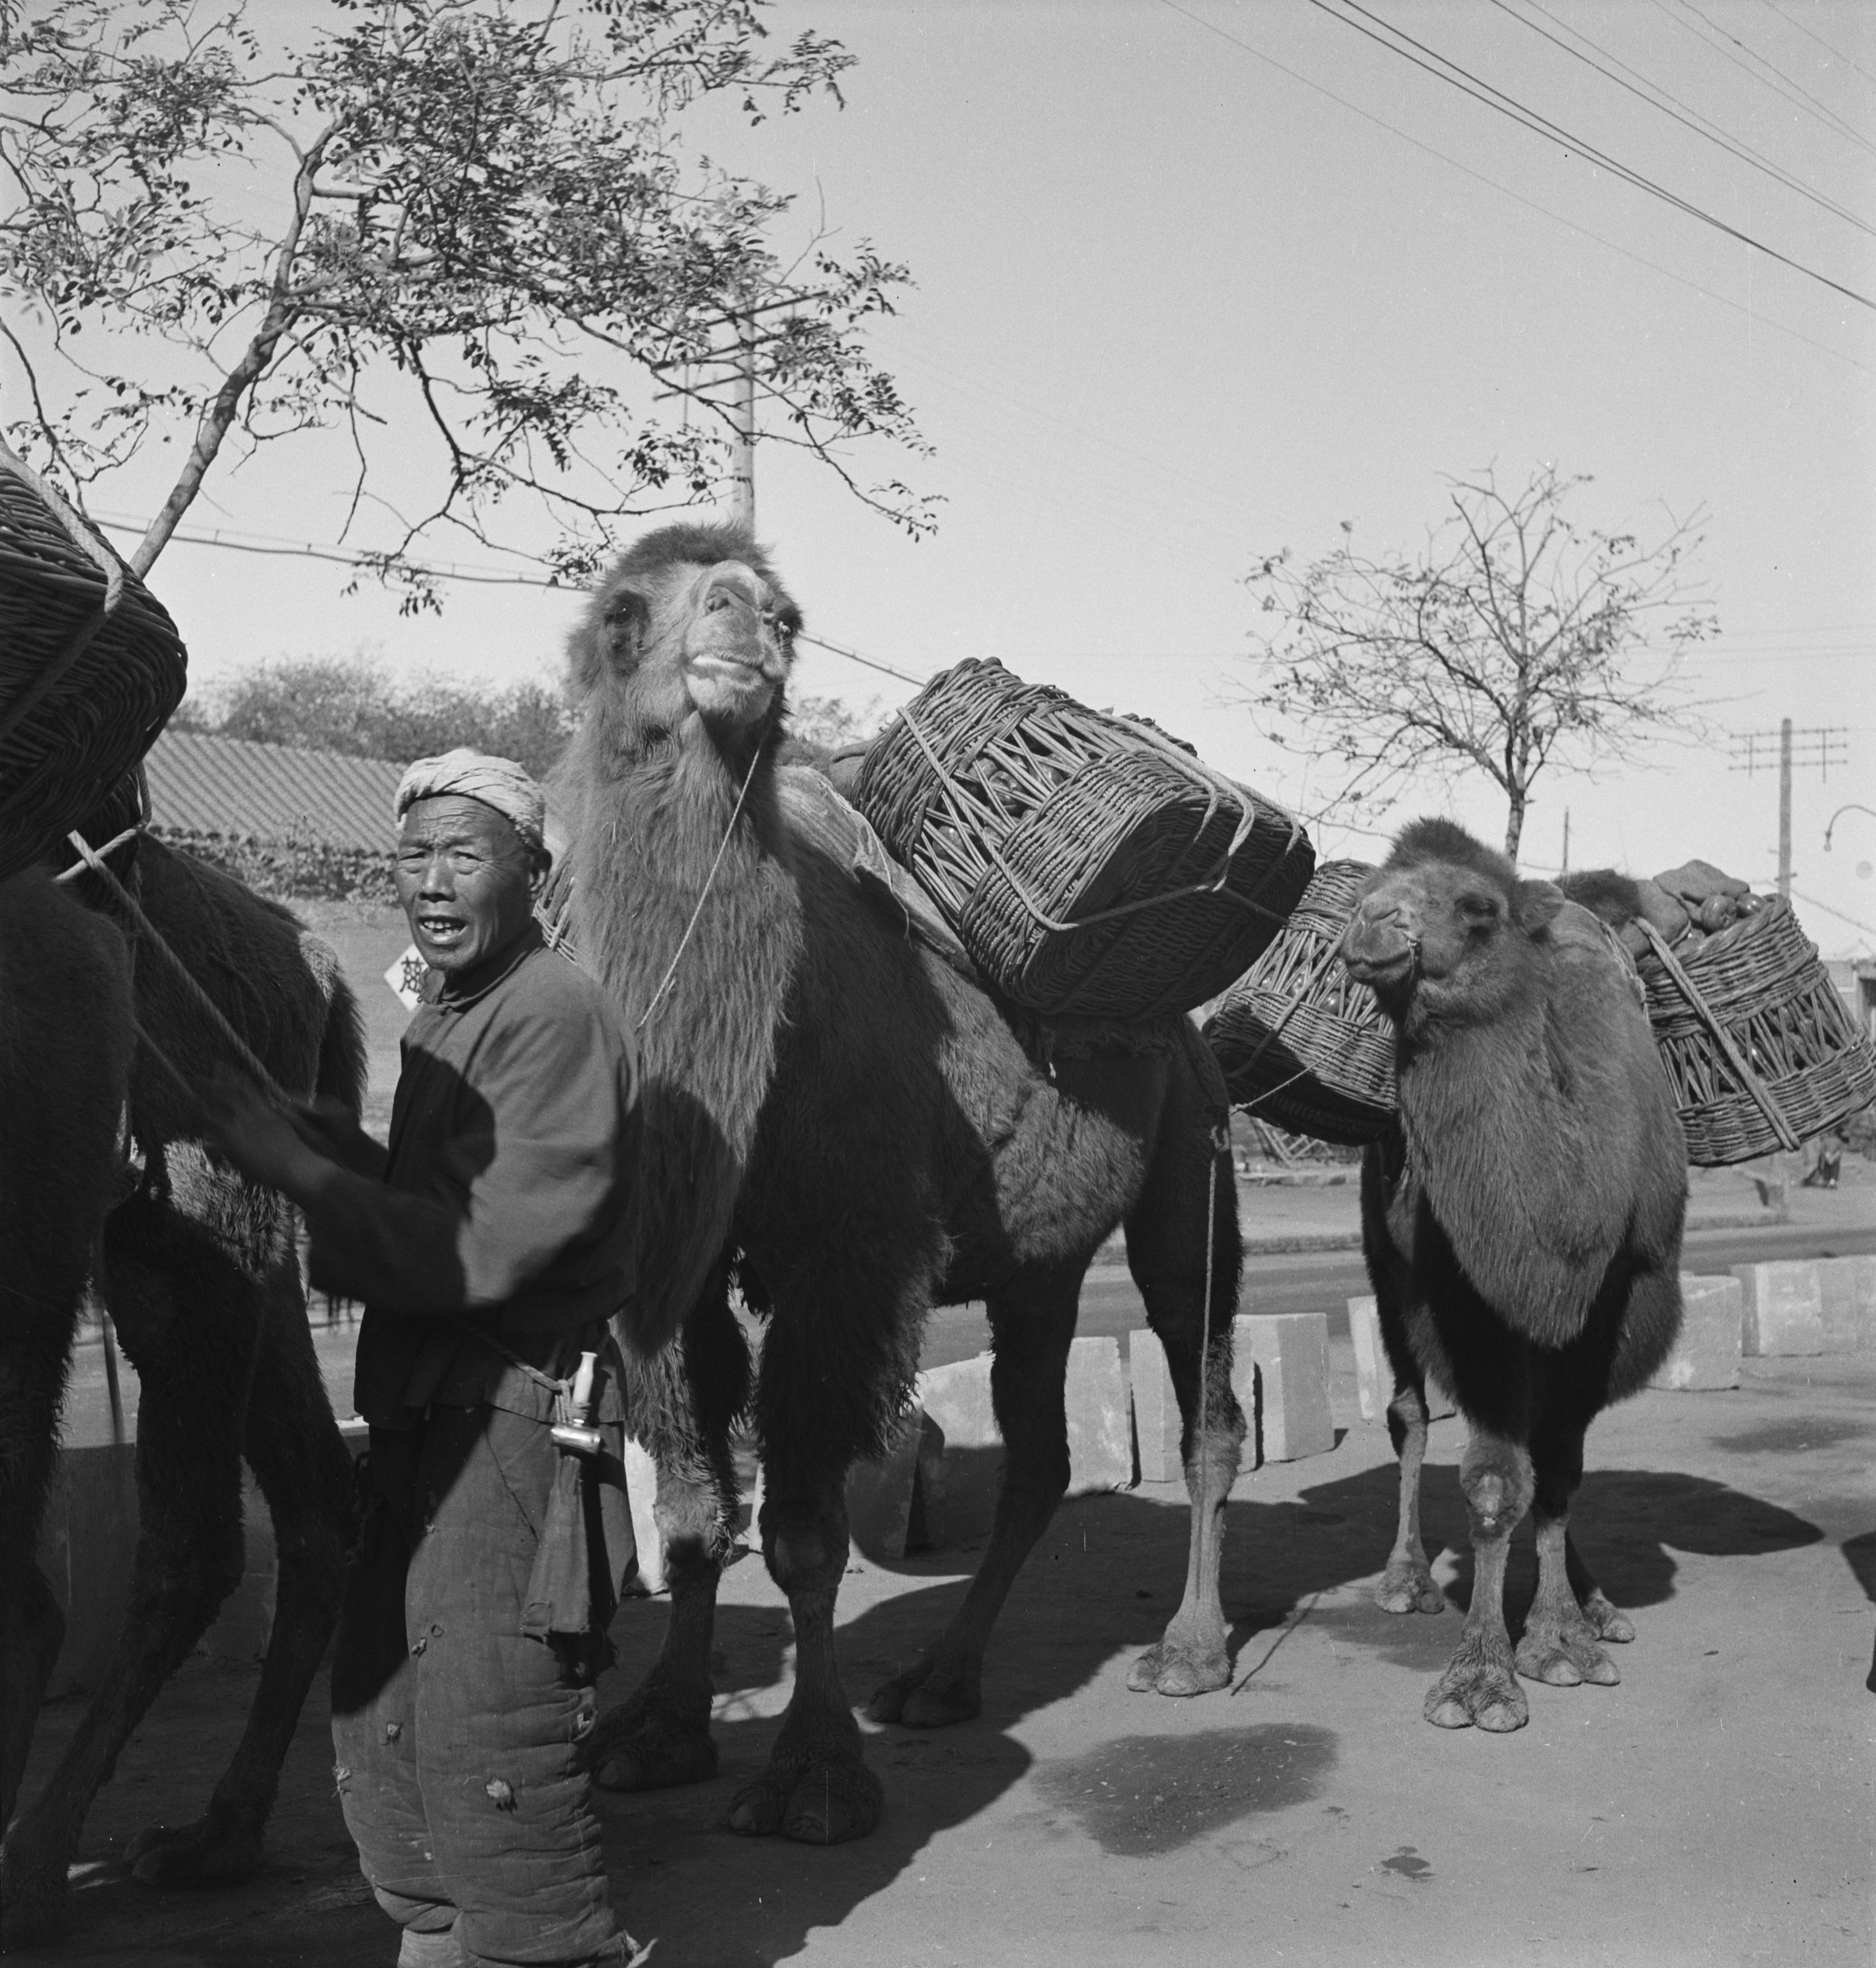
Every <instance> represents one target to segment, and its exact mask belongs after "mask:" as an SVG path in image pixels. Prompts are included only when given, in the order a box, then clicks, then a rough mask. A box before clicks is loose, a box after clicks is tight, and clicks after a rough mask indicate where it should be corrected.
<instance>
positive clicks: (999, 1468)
mask: <svg viewBox="0 0 1876 1968" xmlns="http://www.w3.org/2000/svg"><path fill="white" fill-rule="evenodd" d="M917 1399H918V1403H919V1406H920V1408H921V1409H922V1410H923V1414H924V1422H923V1426H922V1428H921V1429H920V1433H919V1442H918V1478H917V1487H916V1488H915V1491H914V1498H913V1510H912V1518H911V1524H910V1526H908V1528H907V1547H908V1549H912V1550H915V1551H943V1550H944V1549H947V1548H948V1547H950V1546H956V1545H963V1544H972V1543H975V1542H980V1541H981V1540H982V1539H984V1538H985V1537H988V1536H989V1534H990V1526H991V1523H992V1522H993V1520H995V1516H996V1508H997V1493H998V1491H999V1490H1000V1489H1001V1487H1002V1486H1003V1438H1002V1437H1001V1436H1000V1435H999V1434H998V1432H997V1420H996V1416H995V1413H993V1412H992V1410H991V1402H990V1355H988V1353H979V1354H977V1355H975V1356H974V1357H973V1358H971V1359H969V1360H959V1361H954V1362H953V1364H951V1365H949V1366H948V1367H933V1368H928V1369H927V1371H925V1372H924V1373H922V1374H920V1375H919V1377H918V1381H917Z"/></svg>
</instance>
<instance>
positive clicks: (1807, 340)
mask: <svg viewBox="0 0 1876 1968" xmlns="http://www.w3.org/2000/svg"><path fill="white" fill-rule="evenodd" d="M1160 5H1162V6H1164V7H1166V8H1170V9H1171V11H1172V12H1173V13H1175V14H1177V15H1179V16H1180V17H1181V18H1182V19H1185V20H1188V21H1191V22H1192V25H1193V26H1194V27H1195V28H1204V30H1205V32H1206V33H1207V34H1215V35H1216V36H1217V37H1218V39H1219V40H1221V41H1228V42H1229V43H1230V44H1231V46H1232V47H1234V48H1237V49H1238V50H1240V51H1241V52H1242V53H1245V54H1247V55H1249V56H1250V57H1251V59H1252V60H1253V61H1259V62H1262V63H1263V65H1264V66H1265V67H1266V68H1273V69H1275V70H1276V71H1277V73H1279V75H1284V76H1289V79H1290V80H1291V81H1292V82H1294V83H1300V84H1301V86H1302V87H1303V88H1305V89H1308V90H1309V91H1310V92H1311V93H1312V94H1313V95H1320V96H1321V97H1323V98H1324V99H1325V100H1326V101H1328V102H1333V103H1334V104H1335V105H1337V107H1338V108H1343V109H1346V110H1347V112H1349V114H1350V115H1351V116H1359V117H1360V118H1361V120H1362V121H1363V122H1364V123H1372V124H1373V125H1374V127H1375V128H1376V129H1377V130H1385V131H1386V132H1387V133H1388V134H1389V136H1390V137H1398V138H1399V139H1400V141H1402V143H1403V144H1409V145H1411V146H1412V147H1413V148H1414V149H1415V150H1416V151H1420V152H1422V154H1424V155H1425V156H1427V157H1436V158H1438V160H1439V161H1440V162H1441V163H1443V164H1444V165H1446V166H1447V167H1448V168H1449V169H1451V170H1455V171H1457V172H1458V173H1460V176H1464V177H1468V178H1470V179H1471V180H1472V181H1473V183H1474V184H1481V185H1483V186H1485V187H1486V189H1487V190H1489V191H1494V192H1496V193H1498V194H1499V196H1500V197H1502V198H1508V199H1510V200H1511V201H1512V203H1513V204H1514V205H1522V206H1523V207H1524V209H1525V211H1527V212H1535V213H1536V214H1537V215H1538V217H1539V218H1548V219H1549V220H1550V221H1551V223H1552V224H1553V225H1561V226H1562V227H1563V228H1564V230H1565V231H1569V232H1574V234H1575V235H1577V238H1580V239H1593V240H1594V241H1596V244H1598V245H1599V246H1603V247H1606V248H1607V249H1608V250H1609V251H1610V252H1612V253H1615V254H1619V255H1620V256H1621V257H1622V258H1623V259H1625V260H1627V261H1632V263H1633V264H1635V265H1636V266H1638V267H1647V269H1648V271H1649V272H1650V273H1651V274H1660V275H1661V277H1662V278H1663V279H1664V280H1672V281H1673V282H1674V284H1675V285H1676V286H1681V287H1685V288H1687V290H1688V291H1689V292H1690V293H1696V294H1698V295H1699V296H1700V298H1701V299H1703V300H1709V301H1712V302H1713V303H1715V304H1716V306H1720V307H1723V308H1730V309H1732V312H1734V313H1735V314H1742V315H1744V316H1745V318H1746V319H1747V320H1748V321H1750V322H1753V323H1755V325H1757V326H1758V327H1761V328H1766V329H1771V331H1772V332H1773V333H1774V334H1775V335H1786V336H1787V337H1789V338H1790V339H1791V340H1792V341H1801V342H1803V344H1804V345H1805V346H1806V348H1815V349H1816V351H1818V353H1819V354H1821V355H1828V356H1830V357H1831V358H1833V359H1834V360H1835V361H1839V362H1841V363H1843V364H1845V366H1846V367H1849V368H1852V369H1857V370H1860V371H1862V373H1863V374H1865V375H1869V374H1876V371H1871V369H1870V368H1869V367H1868V364H1865V363H1862V362H1859V361H1857V359H1856V358H1855V356H1853V355H1846V354H1845V353H1844V351H1842V349H1841V348H1832V347H1831V345H1829V343H1828V342H1826V341H1819V340H1818V339H1817V338H1816V336H1815V335H1806V333H1805V332H1804V331H1803V329H1797V328H1794V327H1792V326H1791V325H1790V323H1789V322H1782V321H1776V320H1774V319H1772V318H1771V316H1769V315H1764V314H1761V313H1760V312H1759V311H1758V309H1756V308H1754V307H1751V306H1748V305H1746V304H1745V303H1743V302H1741V301H1737V300H1735V299H1733V298H1732V296H1730V295H1729V294H1721V293H1715V292H1714V291H1713V289H1712V288H1711V287H1703V286H1701V284H1700V282H1699V281H1698V280H1689V279H1688V278H1687V276H1686V275H1685V274H1677V273H1675V272H1674V270H1672V269H1671V267H1664V266H1663V265H1662V264H1661V262H1660V261H1658V260H1651V259H1650V258H1648V256H1647V254H1645V253H1638V252H1635V251H1634V250H1633V249H1632V248H1630V247H1627V246H1622V245H1619V244H1617V243H1616V241H1614V240H1613V239H1611V238H1608V237H1607V236H1606V235H1605V234H1603V233H1600V232H1596V231H1592V230H1591V229H1590V228H1589V227H1588V226H1587V225H1578V224H1577V222H1576V221H1575V220H1574V218H1564V215H1562V214H1561V212H1553V211H1552V210H1551V208H1550V207H1549V206H1547V205H1540V204H1538V202H1537V200H1536V199H1530V198H1526V197H1525V196H1524V194H1523V193H1522V192H1515V191H1513V190H1512V188H1511V186H1509V185H1508V184H1505V183H1501V182H1500V181H1499V180H1498V179H1496V178H1495V177H1491V176H1488V175H1487V174H1486V173H1485V172H1483V171H1478V170H1473V167H1471V165H1470V164H1462V163H1460V161H1459V160H1458V159H1457V157H1454V156H1453V155H1452V154H1451V153H1450V152H1449V151H1442V150H1441V149H1440V148H1439V147H1438V146H1437V145H1435V144H1428V143H1426V142H1424V141H1422V139H1421V138H1418V137H1413V136H1409V134H1408V133H1407V132H1406V131H1405V130H1403V129H1402V128H1401V127H1400V125H1399V124H1398V123H1390V122H1389V121H1388V120H1387V118H1386V117H1385V116H1377V115H1375V114H1374V112H1373V111H1372V110H1368V109H1363V108H1362V107H1361V106H1360V104H1359V103H1354V102H1350V101H1349V99H1348V98H1347V96H1345V95H1337V94H1336V92H1335V91H1334V89H1329V88H1327V87H1325V86H1324V85H1323V84H1322V83H1319V82H1318V81H1316V80H1315V79H1314V78H1313V77H1312V76H1306V75H1305V74H1304V73H1302V70H1300V69H1294V68H1292V67H1291V66H1289V63H1287V62H1281V61H1279V60H1277V58H1276V56H1275V55H1273V54H1267V53H1265V51H1264V50H1263V49H1262V48H1260V47H1257V46H1256V45H1255V44H1253V43H1252V42H1250V41H1247V40H1244V38H1243V37H1242V36H1241V35H1238V34H1233V33H1231V31H1230V30H1229V29H1228V28H1221V27H1220V26H1219V25H1218V23H1217V22H1216V21H1208V20H1207V19H1206V18H1205V16H1204V15H1202V14H1195V13H1194V12H1193V11H1192V9H1191V8H1189V7H1186V6H1184V5H1181V0H1160Z"/></svg>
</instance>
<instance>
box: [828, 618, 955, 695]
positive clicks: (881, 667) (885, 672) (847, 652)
mask: <svg viewBox="0 0 1876 1968" xmlns="http://www.w3.org/2000/svg"><path fill="white" fill-rule="evenodd" d="M795 640H796V641H797V643H813V645H814V646H815V648H816V649H825V650H826V651H827V652H829V654H830V655H836V656H845V657H846V659H847V661H848V662H850V663H861V664H863V665H865V667H866V668H868V669H869V670H878V672H879V673H880V675H881V676H889V677H897V678H898V679H899V681H901V683H915V684H917V685H920V687H921V688H923V685H926V684H928V683H930V681H931V678H930V677H922V676H914V675H913V674H912V673H911V671H910V670H896V669H894V668H893V666H892V665H891V664H890V663H882V662H880V661H879V660H878V658H876V657H874V656H863V655H861V654H860V652H859V650H858V649H843V648H842V647H841V646H840V645H839V643H830V642H829V641H828V639H826V636H810V634H809V633H807V630H805V629H804V630H800V631H798V632H797V634H796V636H795Z"/></svg>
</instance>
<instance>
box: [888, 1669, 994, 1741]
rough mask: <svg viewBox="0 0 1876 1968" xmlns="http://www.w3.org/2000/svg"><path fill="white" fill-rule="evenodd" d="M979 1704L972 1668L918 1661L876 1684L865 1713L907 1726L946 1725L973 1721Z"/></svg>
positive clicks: (978, 1684)
mask: <svg viewBox="0 0 1876 1968" xmlns="http://www.w3.org/2000/svg"><path fill="white" fill-rule="evenodd" d="M983 1706H984V1697H983V1689H982V1683H981V1681H980V1679H979V1677H978V1674H977V1672H975V1671H973V1670H972V1669H970V1668H968V1667H965V1666H961V1665H954V1666H952V1667H949V1668H946V1667H945V1666H943V1665H940V1663H938V1662H925V1661H921V1662H920V1663H919V1665H917V1667H915V1668H914V1669H912V1671H911V1673H909V1674H901V1675H895V1676H894V1678H892V1679H891V1681H889V1682H886V1683H885V1685H883V1686H881V1687H880V1688H876V1689H875V1691H874V1694H873V1698H872V1701H869V1702H868V1704H866V1713H867V1715H868V1717H869V1718H870V1719H871V1720H873V1721H875V1722H897V1723H899V1724H901V1725H902V1726H903V1727H905V1728H907V1729H949V1727H951V1726H952V1725H953V1724H954V1723H958V1722H971V1721H975V1720H976V1718H977V1717H978V1715H979V1714H982V1711H983Z"/></svg>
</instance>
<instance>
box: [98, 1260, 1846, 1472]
mask: <svg viewBox="0 0 1876 1968" xmlns="http://www.w3.org/2000/svg"><path fill="white" fill-rule="evenodd" d="M1870 1252H1876V1224H1871V1225H1869V1226H1868V1228H1861V1229H1858V1228H1842V1227H1839V1228H1830V1229H1823V1228H1816V1227H1815V1226H1813V1225H1804V1224H1785V1225H1778V1226H1776V1227H1755V1228H1752V1229H1750V1230H1739V1229H1730V1230H1707V1231H1696V1232H1694V1233H1693V1235H1690V1237H1689V1238H1688V1239H1687V1268H1688V1269H1689V1270H1693V1271H1700V1272H1706V1273H1713V1272H1720V1271H1724V1270H1727V1269H1728V1268H1729V1267H1730V1266H1732V1265H1734V1264H1751V1263H1754V1262H1759V1261H1766V1260H1768V1259H1772V1258H1823V1257H1849V1256H1854V1255H1861V1254H1867V1253H1870ZM1367 1289H1368V1283H1367V1275H1366V1274H1365V1273H1364V1272H1363V1270H1362V1265H1361V1255H1360V1252H1359V1251H1302V1252H1297V1253H1293V1254H1284V1255H1261V1254H1253V1256H1252V1257H1251V1258H1250V1259H1249V1260H1248V1261H1247V1264H1246V1267H1245V1273H1244V1298H1243V1300H1242V1303H1243V1308H1244V1310H1245V1311H1247V1312H1264V1313H1273V1312H1322V1313H1328V1319H1329V1332H1330V1335H1331V1338H1339V1339H1346V1338H1347V1335H1348V1300H1350V1298H1351V1297H1353V1296H1355V1295H1356V1294H1357V1293H1361V1292H1365V1291H1366V1290H1367ZM1146 1322H1147V1314H1146V1308H1145V1307H1144V1306H1143V1305H1142V1304H1141V1303H1140V1294H1139V1293H1137V1291H1136V1290H1134V1281H1133V1280H1132V1279H1131V1278H1130V1277H1129V1276H1128V1275H1127V1267H1125V1266H1124V1264H1099V1265H1097V1266H1096V1267H1095V1268H1094V1269H1093V1270H1092V1271H1090V1273H1089V1274H1088V1281H1087V1283H1086V1284H1085V1285H1084V1286H1083V1287H1082V1313H1081V1319H1080V1322H1079V1325H1077V1326H1076V1328H1075V1330H1076V1331H1077V1332H1079V1334H1081V1335H1082V1336H1083V1337H1088V1336H1092V1335H1113V1336H1114V1337H1117V1338H1118V1337H1123V1336H1124V1335H1126V1334H1127V1332H1130V1331H1131V1330H1132V1329H1134V1327H1136V1326H1140V1325H1145V1324H1146ZM356 1335H357V1326H356V1325H352V1324H350V1323H344V1324H340V1325H331V1326H319V1327H316V1328H315V1330H314V1335H313V1339H314V1344H315V1346H316V1348H318V1351H319V1357H320V1359H321V1361H322V1364H323V1365H324V1367H325V1381H326V1387H327V1388H328V1391H329V1392H330V1393H331V1394H332V1405H333V1407H334V1409H335V1410H336V1412H338V1413H340V1414H341V1415H344V1414H349V1413H351V1357H352V1348H353V1346H354V1342H355V1339H356ZM989 1344H990V1329H989V1325H988V1322H987V1321H986V1320H985V1317H984V1311H983V1308H982V1306H978V1305H966V1306H947V1307H946V1308H945V1309H943V1310H941V1311H939V1312H936V1313H933V1315H932V1318H931V1322H930V1325H929V1326H928V1327H927V1330H926V1335H925V1345H924V1349H923V1354H922V1355H921V1356H920V1357H921V1359H922V1361H923V1364H924V1365H926V1366H927V1367H941V1366H943V1365H946V1364H947V1363H949V1361H953V1360H964V1359H968V1358H969V1357H970V1356H971V1355H972V1354H974V1353H981V1352H982V1351H985V1348H988V1345H989ZM120 1383H121V1391H122V1396H123V1400H124V1405H125V1422H126V1426H127V1427H128V1428H130V1429H132V1430H134V1426H135V1422H136V1414H137V1376H136V1375H135V1374H134V1373H132V1372H131V1371H130V1369H129V1367H128V1363H126V1364H124V1365H123V1366H122V1368H121V1371H120ZM65 1439H66V1442H67V1443H68V1444H69V1445H70V1446H72V1447H73V1448H86V1447H89V1446H90V1445H92V1444H94V1443H97V1442H108V1441H109V1440H110V1439H111V1408H110V1401H109V1397H108V1390H107V1388H106V1385H105V1369H104V1358H103V1352H102V1348H101V1347H100V1346H99V1345H98V1343H97V1342H96V1341H95V1339H93V1340H92V1341H90V1342H88V1343H85V1344H81V1345H80V1346H79V1348H78V1357H77V1358H76V1361H74V1363H73V1372H72V1381H71V1392H70V1396H69V1397H68V1400H67V1403H66V1432H65Z"/></svg>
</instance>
